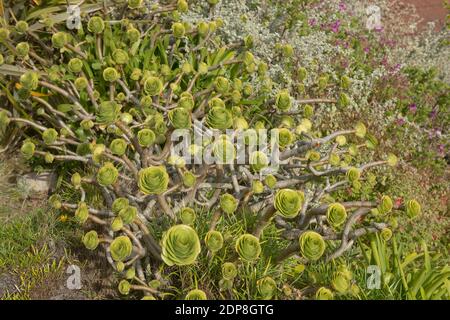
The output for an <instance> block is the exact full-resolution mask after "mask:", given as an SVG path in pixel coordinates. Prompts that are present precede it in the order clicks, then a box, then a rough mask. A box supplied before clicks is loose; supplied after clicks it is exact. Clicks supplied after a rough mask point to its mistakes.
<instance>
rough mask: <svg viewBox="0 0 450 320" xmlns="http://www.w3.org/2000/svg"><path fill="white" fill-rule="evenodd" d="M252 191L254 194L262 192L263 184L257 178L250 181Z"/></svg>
mask: <svg viewBox="0 0 450 320" xmlns="http://www.w3.org/2000/svg"><path fill="white" fill-rule="evenodd" d="M252 191H253V193H254V194H259V193H263V192H264V184H263V183H262V182H261V181H259V180H253V181H252Z"/></svg>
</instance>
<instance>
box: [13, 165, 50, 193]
mask: <svg viewBox="0 0 450 320" xmlns="http://www.w3.org/2000/svg"><path fill="white" fill-rule="evenodd" d="M56 180H57V175H56V173H55V172H53V171H45V172H42V173H36V172H30V173H27V174H24V175H23V176H21V177H19V178H18V179H17V186H18V187H19V188H20V189H22V190H23V191H24V192H26V194H27V195H28V196H29V197H32V198H33V197H36V196H39V195H42V194H49V193H50V192H51V191H52V190H53V189H54V188H55V186H56Z"/></svg>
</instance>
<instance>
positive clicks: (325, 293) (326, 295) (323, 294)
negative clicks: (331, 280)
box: [316, 287, 334, 300]
mask: <svg viewBox="0 0 450 320" xmlns="http://www.w3.org/2000/svg"><path fill="white" fill-rule="evenodd" d="M333 299H334V295H333V292H332V291H331V290H330V289H328V288H325V287H320V288H319V289H318V290H317V291H316V300H333Z"/></svg>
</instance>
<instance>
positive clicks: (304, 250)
mask: <svg viewBox="0 0 450 320" xmlns="http://www.w3.org/2000/svg"><path fill="white" fill-rule="evenodd" d="M299 244H300V254H301V255H302V256H303V257H305V258H306V259H308V260H313V261H315V260H318V259H319V258H320V257H322V255H323V253H324V252H325V241H324V240H323V238H322V236H321V235H320V234H319V233H317V232H315V231H305V232H303V233H302V234H301V235H300V237H299Z"/></svg>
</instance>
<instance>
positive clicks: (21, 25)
mask: <svg viewBox="0 0 450 320" xmlns="http://www.w3.org/2000/svg"><path fill="white" fill-rule="evenodd" d="M16 31H17V32H19V33H25V32H27V31H28V23H27V22H26V21H23V20H19V21H17V23H16Z"/></svg>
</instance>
